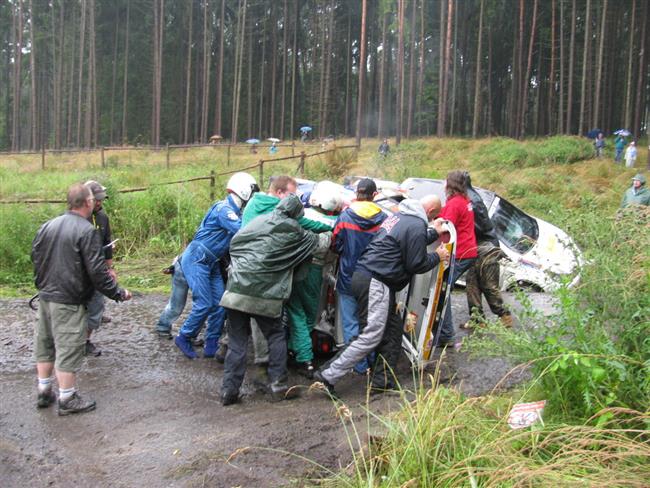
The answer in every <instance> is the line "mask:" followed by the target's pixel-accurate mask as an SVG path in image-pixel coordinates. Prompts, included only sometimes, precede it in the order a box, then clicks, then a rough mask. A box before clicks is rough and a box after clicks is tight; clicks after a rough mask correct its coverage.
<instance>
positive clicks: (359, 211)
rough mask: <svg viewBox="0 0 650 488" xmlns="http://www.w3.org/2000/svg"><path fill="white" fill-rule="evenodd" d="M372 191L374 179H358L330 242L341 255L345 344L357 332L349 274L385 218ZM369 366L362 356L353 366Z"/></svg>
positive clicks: (340, 303)
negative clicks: (353, 194)
mask: <svg viewBox="0 0 650 488" xmlns="http://www.w3.org/2000/svg"><path fill="white" fill-rule="evenodd" d="M375 195H377V185H375V182H374V181H373V180H371V179H370V178H364V179H362V180H361V181H359V183H358V184H357V199H356V200H355V201H354V202H352V204H351V205H350V206H349V207H348V208H346V209H345V210H343V212H341V215H339V218H338V220H337V221H336V225H335V226H334V236H333V239H332V240H333V246H334V249H335V250H336V252H337V253H338V254H339V256H340V258H339V272H338V277H337V280H336V293H337V295H338V302H337V305H338V308H339V311H340V313H341V322H342V325H343V340H344V341H345V343H346V344H349V343H350V342H351V341H352V340H353V339H354V338H355V337H357V336H358V335H359V320H358V318H357V301H356V299H355V298H354V295H352V290H351V289H350V283H351V281H352V274H353V273H354V269H355V268H356V266H357V261H358V259H359V257H360V256H361V255H362V254H363V252H364V251H365V250H366V246H368V243H369V242H370V241H371V240H372V238H373V237H374V236H375V234H376V233H377V231H379V226H380V225H381V223H382V222H383V221H384V220H385V219H386V214H385V213H384V212H383V211H382V209H381V208H380V207H379V206H378V205H377V204H376V203H374V202H373V198H374V197H375ZM368 367H369V364H368V361H367V360H366V359H365V358H364V359H362V360H361V361H360V362H359V364H357V365H356V366H355V367H354V369H355V371H356V372H357V373H364V372H365V371H366V370H367V369H368Z"/></svg>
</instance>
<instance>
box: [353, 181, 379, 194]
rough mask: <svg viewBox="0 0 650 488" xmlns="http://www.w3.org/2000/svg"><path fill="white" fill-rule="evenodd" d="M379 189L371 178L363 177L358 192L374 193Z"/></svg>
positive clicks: (358, 185)
mask: <svg viewBox="0 0 650 488" xmlns="http://www.w3.org/2000/svg"><path fill="white" fill-rule="evenodd" d="M376 191H377V185H375V182H374V181H372V180H371V179H370V178H362V179H360V180H359V182H358V183H357V193H363V194H364V195H372V194H373V193H375V192H376Z"/></svg>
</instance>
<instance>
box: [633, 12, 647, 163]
mask: <svg viewBox="0 0 650 488" xmlns="http://www.w3.org/2000/svg"><path fill="white" fill-rule="evenodd" d="M648 8H649V7H648V2H645V4H644V5H643V15H642V17H641V18H642V19H643V25H642V26H641V37H640V38H639V40H640V47H641V49H640V52H639V74H638V75H637V79H636V82H637V85H636V101H635V104H634V108H635V110H634V124H633V125H632V127H631V129H630V130H631V131H632V133H633V134H634V137H636V138H638V137H640V136H641V133H640V132H641V114H642V113H643V112H644V104H643V103H642V101H643V87H645V86H646V85H645V78H646V75H647V72H648V65H647V64H646V61H645V60H646V49H647V44H648V40H647V39H648V37H647V36H648V29H647V27H648ZM646 124H647V125H648V126H650V120H646ZM649 130H650V129H649ZM648 146H650V138H649V139H648ZM648 152H649V153H650V150H649V151H648ZM648 157H649V158H650V155H649V156H648Z"/></svg>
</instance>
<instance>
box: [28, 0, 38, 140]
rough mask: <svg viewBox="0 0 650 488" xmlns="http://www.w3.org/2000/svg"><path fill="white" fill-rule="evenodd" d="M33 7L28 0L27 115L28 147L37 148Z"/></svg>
mask: <svg viewBox="0 0 650 488" xmlns="http://www.w3.org/2000/svg"><path fill="white" fill-rule="evenodd" d="M34 23H35V22H34V7H33V5H32V0H29V44H30V51H29V71H30V73H29V79H30V85H31V93H30V97H29V115H30V124H29V125H30V126H31V131H30V133H31V138H30V144H29V145H30V147H31V149H32V150H34V151H35V150H36V149H37V148H38V140H37V134H36V131H37V129H38V119H37V116H36V106H37V104H38V100H37V99H36V45H35V43H34Z"/></svg>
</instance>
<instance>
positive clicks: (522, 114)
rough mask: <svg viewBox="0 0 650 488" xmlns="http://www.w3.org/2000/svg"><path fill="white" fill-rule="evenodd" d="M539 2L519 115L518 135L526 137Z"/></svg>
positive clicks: (532, 30)
mask: <svg viewBox="0 0 650 488" xmlns="http://www.w3.org/2000/svg"><path fill="white" fill-rule="evenodd" d="M537 2H538V0H535V3H534V4H533V26H532V28H531V31H530V32H531V34H530V41H529V43H528V62H527V64H526V75H525V76H524V79H523V81H522V88H521V93H522V96H521V97H522V100H521V112H520V115H519V131H518V134H517V135H518V137H519V138H522V137H524V133H525V127H526V113H527V112H528V85H530V73H531V69H532V62H533V45H534V44H535V32H536V30H537Z"/></svg>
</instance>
